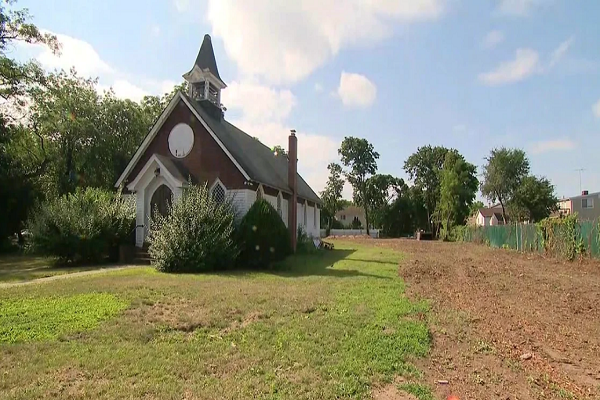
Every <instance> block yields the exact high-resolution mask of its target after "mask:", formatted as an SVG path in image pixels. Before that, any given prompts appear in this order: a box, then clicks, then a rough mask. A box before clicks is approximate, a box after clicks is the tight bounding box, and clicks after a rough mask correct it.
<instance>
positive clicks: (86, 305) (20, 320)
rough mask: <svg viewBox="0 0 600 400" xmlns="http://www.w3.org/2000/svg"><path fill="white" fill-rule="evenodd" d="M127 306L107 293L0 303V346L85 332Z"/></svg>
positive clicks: (8, 300)
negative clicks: (0, 344)
mask: <svg viewBox="0 0 600 400" xmlns="http://www.w3.org/2000/svg"><path fill="white" fill-rule="evenodd" d="M126 307H127V303H126V302H124V301H121V300H119V299H118V298H116V297H115V296H114V295H111V294H107V293H87V294H79V295H74V296H66V297H56V296H55V297H41V298H33V299H28V298H17V299H7V300H0V343H16V342H20V341H28V340H48V339H56V338H57V337H59V336H60V335H63V334H69V333H74V332H83V331H87V330H90V329H93V328H95V327H96V326H97V325H98V324H99V322H101V321H103V320H106V319H108V318H110V317H112V316H113V315H115V314H117V313H119V312H120V311H122V310H123V309H125V308H126Z"/></svg>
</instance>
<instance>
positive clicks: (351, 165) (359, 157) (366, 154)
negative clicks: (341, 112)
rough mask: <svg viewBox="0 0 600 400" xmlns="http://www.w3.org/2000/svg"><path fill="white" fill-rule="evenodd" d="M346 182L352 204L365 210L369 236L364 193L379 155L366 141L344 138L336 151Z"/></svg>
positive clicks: (367, 209) (366, 200)
mask: <svg viewBox="0 0 600 400" xmlns="http://www.w3.org/2000/svg"><path fill="white" fill-rule="evenodd" d="M338 153H339V154H340V156H341V159H342V164H344V166H345V167H346V168H348V170H346V171H345V175H346V178H347V179H348V182H350V184H351V185H352V188H353V189H354V190H353V197H354V202H355V203H356V204H357V205H361V206H362V207H363V209H364V210H365V225H366V227H365V228H366V229H367V235H368V234H369V203H368V200H369V199H368V197H367V196H368V195H367V193H366V185H367V179H368V178H369V176H370V175H373V174H375V173H376V172H377V159H379V153H377V152H376V151H375V149H374V148H373V145H372V144H371V143H369V142H368V141H367V139H361V138H355V137H345V138H344V140H343V141H342V145H341V146H340V149H339V150H338Z"/></svg>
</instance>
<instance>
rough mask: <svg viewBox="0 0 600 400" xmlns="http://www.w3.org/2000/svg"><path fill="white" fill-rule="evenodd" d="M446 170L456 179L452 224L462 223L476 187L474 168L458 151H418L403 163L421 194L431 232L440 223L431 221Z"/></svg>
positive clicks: (439, 149) (437, 148) (444, 149)
mask: <svg viewBox="0 0 600 400" xmlns="http://www.w3.org/2000/svg"><path fill="white" fill-rule="evenodd" d="M448 154H450V158H448V159H447V156H448ZM445 167H446V168H447V169H449V170H450V169H451V170H453V171H454V172H455V173H456V174H457V176H458V181H459V183H460V191H459V193H458V197H457V200H456V204H455V209H456V212H455V213H454V217H453V218H454V221H455V223H458V224H460V223H464V220H465V219H466V218H467V217H468V215H469V207H470V205H471V203H472V202H473V200H474V199H475V194H476V193H477V189H478V186H479V183H478V180H477V176H476V172H477V170H476V167H475V166H474V165H473V164H471V163H468V162H466V161H465V159H464V157H463V156H462V155H461V154H460V153H459V152H458V151H457V150H455V149H448V148H446V147H441V146H435V147H432V146H424V147H420V148H418V149H417V151H416V152H415V153H414V154H412V155H411V156H410V157H408V159H407V160H406V162H405V163H404V169H405V171H406V172H407V173H408V176H409V178H410V179H411V180H412V181H413V182H414V186H415V188H416V190H420V191H421V193H422V194H421V197H422V199H423V204H424V207H425V210H426V213H427V221H429V227H430V229H432V230H433V229H434V226H433V225H434V222H436V221H437V222H440V221H439V219H438V218H434V213H435V212H436V210H437V207H438V202H439V200H440V198H441V177H442V170H443V169H444V168H445Z"/></svg>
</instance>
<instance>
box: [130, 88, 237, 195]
mask: <svg viewBox="0 0 600 400" xmlns="http://www.w3.org/2000/svg"><path fill="white" fill-rule="evenodd" d="M181 122H184V123H186V124H188V125H189V126H190V127H191V128H192V130H193V131H194V147H192V151H191V152H190V154H188V155H187V156H186V157H184V158H176V157H174V156H173V155H172V154H171V152H170V151H169V142H168V139H169V133H170V132H171V129H173V127H174V126H175V125H177V124H178V123H181ZM155 153H156V154H160V155H162V156H166V157H169V158H171V159H172V160H173V161H174V162H175V164H177V165H178V166H181V167H182V168H181V170H182V171H187V172H186V174H189V175H191V177H192V181H194V182H197V183H204V182H208V184H209V185H211V184H212V183H213V182H214V181H215V179H217V178H219V179H220V180H221V182H223V184H224V185H225V187H227V189H247V186H245V185H244V181H245V178H244V176H243V175H242V173H241V172H240V171H239V170H238V169H237V167H236V166H235V165H234V164H233V162H232V161H231V160H230V159H229V157H228V156H227V154H225V152H224V151H223V150H222V149H221V147H220V146H219V145H218V144H217V142H216V141H215V140H214V139H213V138H212V136H211V135H210V133H208V131H207V130H206V128H204V126H203V125H202V123H201V122H200V121H198V119H197V118H196V117H195V116H194V114H192V112H191V111H190V109H189V108H188V107H187V106H186V105H185V103H183V102H182V101H181V100H180V101H179V103H178V104H177V105H176V106H175V108H174V109H173V111H172V112H171V115H169V116H168V117H167V120H166V121H165V123H164V124H163V126H162V127H161V128H160V130H159V131H158V132H157V134H156V136H155V137H154V139H153V140H152V142H151V143H150V145H149V146H148V148H147V149H146V151H145V152H144V154H143V155H142V157H141V158H140V159H139V161H138V163H137V164H136V165H135V167H134V168H133V170H132V171H131V173H130V174H129V176H128V177H127V178H126V181H125V184H127V183H128V182H131V181H133V180H134V179H135V177H136V176H137V174H138V173H139V172H140V170H141V169H142V168H143V167H144V165H145V164H146V162H147V161H148V160H149V159H150V157H152V154H155ZM184 176H185V175H184ZM185 177H186V178H187V176H185Z"/></svg>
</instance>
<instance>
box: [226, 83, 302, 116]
mask: <svg viewBox="0 0 600 400" xmlns="http://www.w3.org/2000/svg"><path fill="white" fill-rule="evenodd" d="M222 97H223V104H225V106H226V107H227V108H228V109H240V110H242V112H243V113H244V119H245V120H247V121H249V122H253V123H256V122H258V123H264V122H281V121H283V120H284V119H285V118H287V117H288V116H289V115H290V113H291V112H292V108H293V107H294V106H295V105H296V96H294V94H293V93H292V92H291V91H289V90H277V89H273V88H270V87H267V86H263V85H259V84H257V83H249V82H235V81H234V82H232V83H230V84H229V85H228V86H227V89H225V90H223V93H222Z"/></svg>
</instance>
